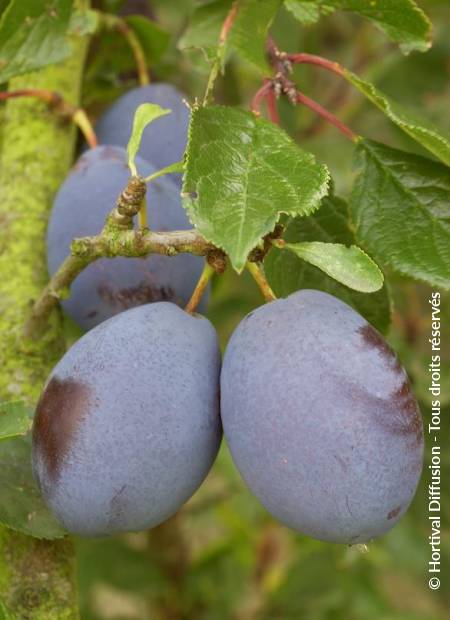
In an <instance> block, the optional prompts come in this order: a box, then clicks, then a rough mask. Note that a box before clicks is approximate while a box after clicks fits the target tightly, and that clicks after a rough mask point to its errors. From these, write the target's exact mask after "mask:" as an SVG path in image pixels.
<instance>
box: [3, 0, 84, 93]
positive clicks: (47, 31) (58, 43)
mask: <svg viewBox="0 0 450 620" xmlns="http://www.w3.org/2000/svg"><path fill="white" fill-rule="evenodd" d="M71 8H72V2H71V0H11V2H10V4H9V5H8V7H7V8H6V9H5V11H4V12H3V14H2V16H1V19H0V83H1V82H7V81H8V80H9V79H10V78H12V77H14V76H15V75H21V74H23V73H28V72H30V71H33V70H35V69H39V68H41V67H45V66H46V65H51V64H53V63H57V62H60V61H61V60H64V59H65V58H67V56H68V55H69V54H70V48H69V45H68V43H67V40H66V35H67V32H68V29H69V25H70V14H71Z"/></svg>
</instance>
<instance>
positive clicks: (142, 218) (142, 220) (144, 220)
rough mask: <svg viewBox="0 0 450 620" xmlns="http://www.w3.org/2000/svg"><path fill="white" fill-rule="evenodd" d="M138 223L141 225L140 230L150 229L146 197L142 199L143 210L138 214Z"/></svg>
mask: <svg viewBox="0 0 450 620" xmlns="http://www.w3.org/2000/svg"><path fill="white" fill-rule="evenodd" d="M138 223H139V228H141V229H145V228H148V222H147V200H146V198H145V196H144V198H143V199H142V202H141V208H140V209H139V212H138Z"/></svg>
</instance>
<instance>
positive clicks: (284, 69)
mask: <svg viewBox="0 0 450 620" xmlns="http://www.w3.org/2000/svg"><path fill="white" fill-rule="evenodd" d="M267 54H268V57H269V61H270V64H271V65H272V67H273V68H274V70H275V72H276V75H275V78H274V79H273V80H272V83H273V84H274V85H275V89H274V90H275V92H276V85H277V84H278V88H279V91H280V92H281V93H282V94H283V95H286V96H287V98H288V99H289V101H290V102H291V103H292V104H293V105H296V104H298V103H300V104H302V105H304V106H306V107H307V108H309V109H310V110H312V111H313V112H315V113H316V114H318V115H319V116H320V117H321V118H323V119H325V120H326V121H328V122H329V123H331V124H332V125H334V127H336V128H337V129H339V131H340V132H342V133H343V134H344V135H345V136H346V137H347V138H349V139H350V140H351V141H352V142H358V140H359V136H358V135H357V134H356V133H355V132H354V131H352V130H351V129H350V127H347V125H345V124H344V123H343V122H342V121H341V120H339V119H338V118H337V117H336V116H335V115H334V114H332V113H331V112H329V111H328V110H327V109H325V108H324V107H323V106H321V105H320V104H319V103H317V102H316V101H314V100H313V99H310V97H308V96H307V95H304V94H303V93H302V92H300V91H299V90H298V88H297V85H296V84H295V82H293V81H292V80H291V79H290V74H291V72H292V64H293V63H308V64H313V65H318V66H320V67H323V68H325V69H327V70H328V71H332V72H333V73H336V74H338V75H340V76H343V77H344V69H343V67H342V66H341V65H340V64H338V63H337V62H332V61H331V60H327V59H326V58H322V57H321V56H315V55H313V54H303V53H302V54H287V53H286V52H282V51H280V50H279V49H278V47H277V45H276V43H275V42H274V40H273V39H272V38H271V37H269V38H268V40H267ZM263 88H264V87H263ZM261 90H262V89H260V91H261ZM260 91H258V93H260ZM258 93H257V95H258ZM264 95H265V93H264ZM255 97H256V95H255Z"/></svg>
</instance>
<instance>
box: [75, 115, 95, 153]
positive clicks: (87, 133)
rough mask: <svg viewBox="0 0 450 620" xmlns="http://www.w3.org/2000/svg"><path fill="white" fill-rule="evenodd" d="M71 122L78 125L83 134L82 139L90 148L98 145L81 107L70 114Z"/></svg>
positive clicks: (90, 124)
mask: <svg viewBox="0 0 450 620" xmlns="http://www.w3.org/2000/svg"><path fill="white" fill-rule="evenodd" d="M72 120H73V122H74V123H75V124H76V125H77V126H78V128H79V130H80V131H81V133H82V134H83V136H84V139H85V140H86V142H87V143H88V144H89V146H90V148H91V149H94V148H95V147H96V146H98V141H97V136H96V134H95V131H94V128H93V126H92V123H91V121H90V120H89V117H88V115H87V114H86V112H85V111H84V110H83V108H78V109H77V110H76V112H75V113H74V115H73V116H72Z"/></svg>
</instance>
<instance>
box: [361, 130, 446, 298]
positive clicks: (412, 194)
mask: <svg viewBox="0 0 450 620" xmlns="http://www.w3.org/2000/svg"><path fill="white" fill-rule="evenodd" d="M358 155H359V167H360V174H359V176H358V178H357V179H356V183H355V185H354V188H353V192H352V195H351V200H350V207H351V213H352V218H353V221H354V224H355V229H356V238H357V240H358V242H359V243H361V244H362V245H363V247H364V248H367V250H368V251H369V252H370V253H371V254H372V255H373V256H374V257H375V259H376V260H377V261H378V262H379V263H380V264H381V265H390V266H391V267H393V268H394V269H396V270H397V271H398V272H399V273H402V274H405V275H408V276H410V277H412V278H415V279H417V280H424V281H425V282H428V283H429V284H431V285H433V286H439V287H442V288H450V208H449V205H450V169H449V168H447V167H446V166H444V165H443V164H440V163H438V162H435V161H432V160H430V159H427V158H426V157H421V156H419V155H413V154H410V153H405V152H403V151H399V150H397V149H392V148H390V147H388V146H385V145H383V144H379V143H377V142H372V141H369V140H366V141H363V142H361V144H360V146H359V148H358Z"/></svg>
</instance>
